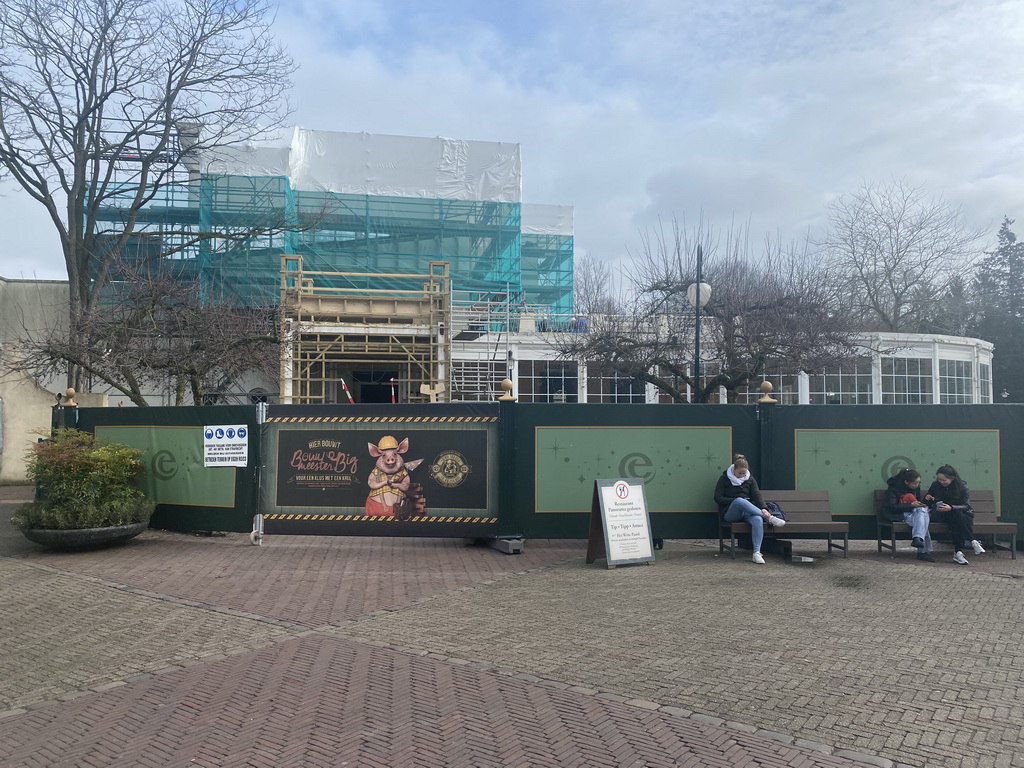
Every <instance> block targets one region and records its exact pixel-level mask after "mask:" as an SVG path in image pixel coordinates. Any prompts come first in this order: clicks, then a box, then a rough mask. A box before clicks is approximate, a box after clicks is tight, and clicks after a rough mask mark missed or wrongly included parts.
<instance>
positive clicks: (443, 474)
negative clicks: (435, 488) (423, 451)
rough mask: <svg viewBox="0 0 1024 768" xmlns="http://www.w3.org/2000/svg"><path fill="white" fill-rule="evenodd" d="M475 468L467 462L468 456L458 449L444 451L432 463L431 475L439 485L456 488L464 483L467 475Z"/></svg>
mask: <svg viewBox="0 0 1024 768" xmlns="http://www.w3.org/2000/svg"><path fill="white" fill-rule="evenodd" d="M472 471H473V468H472V467H471V466H470V465H469V464H468V463H467V462H466V457H465V456H463V455H462V454H461V453H459V452H458V451H442V452H441V453H439V454H438V456H437V458H436V459H434V461H433V463H432V464H431V465H430V476H431V477H432V478H433V479H434V481H435V482H436V483H437V484H438V485H443V486H444V487H445V488H455V487H456V486H459V485H462V482H463V481H464V480H465V479H466V475H468V474H469V473H470V472H472Z"/></svg>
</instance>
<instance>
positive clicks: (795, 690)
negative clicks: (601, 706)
mask: <svg viewBox="0 0 1024 768" xmlns="http://www.w3.org/2000/svg"><path fill="white" fill-rule="evenodd" d="M674 544H675V543H671V542H670V544H669V546H668V548H667V549H666V550H665V551H664V552H659V553H658V562H657V564H656V565H655V566H654V567H635V568H620V569H616V570H613V571H602V570H595V569H594V568H593V567H592V566H591V567H589V568H588V567H587V566H585V565H583V564H582V563H581V562H580V561H578V560H576V561H568V562H565V563H562V564H559V565H558V566H555V567H553V568H552V569H549V570H547V571H545V572H544V573H537V574H529V575H525V576H523V577H521V578H518V579H516V580H514V581H508V582H503V583H500V584H494V585H492V586H490V587H488V588H487V589H486V590H479V591H476V592H473V593H470V594H466V595H459V596H457V597H454V596H442V597H439V598H437V599H436V600H435V601H433V602H432V604H429V605H427V604H423V605H419V606H414V607H410V608H409V609H408V610H406V611H403V612H402V613H401V614H400V615H397V614H396V615H387V616H377V617H372V618H370V619H368V620H366V621H363V622H359V623H357V624H353V625H349V626H347V627H345V628H344V629H343V630H341V631H342V632H343V633H344V634H345V636H347V637H351V638H355V639H379V638H386V639H387V641H388V643H389V645H390V646H391V647H395V648H406V649H414V650H415V649H427V650H430V651H433V652H436V653H440V654H444V655H449V656H457V657H462V658H467V659H474V660H483V661H486V662H488V663H491V664H494V665H495V666H499V667H507V668H510V669H515V670H518V671H524V672H527V673H530V674H532V675H535V676H537V677H539V678H546V679H555V680H561V681H565V682H567V683H570V684H572V685H578V686H586V687H592V688H595V689H600V690H610V691H615V692H618V693H620V694H622V695H626V696H630V697H633V698H638V699H644V700H652V701H656V702H660V703H663V704H668V705H673V706H677V707H680V708H684V709H688V710H693V711H696V712H702V713H705V714H708V715H712V716H717V717H720V718H724V719H726V720H731V721H738V722H743V723H750V724H753V725H755V726H757V727H759V728H762V729H766V730H769V731H773V732H779V733H789V734H798V735H799V736H801V737H802V738H805V739H808V740H811V741H815V742H821V743H827V744H832V745H834V746H837V747H840V748H845V749H852V750H857V751H860V752H865V753H869V754H876V755H885V756H888V757H891V758H895V759H898V760H901V761H905V762H906V763H909V764H916V765H928V766H932V765H948V766H964V767H965V768H966V766H999V765H1007V766H1009V765H1013V766H1024V754H1018V753H1019V752H1020V749H1019V747H1020V745H1021V744H1024V700H1022V698H1021V694H1022V692H1024V653H1022V649H1024V599H1022V598H1024V595H1022V587H1024V584H1022V582H1021V581H1020V580H1018V579H1009V578H999V577H994V576H992V575H990V574H986V573H976V572H972V571H970V570H969V569H967V568H960V569H955V568H948V569H947V568H935V567H927V566H926V567H921V564H919V563H917V562H916V561H913V560H909V561H905V562H895V563H894V562H892V560H891V558H885V559H876V560H874V561H872V562H866V561H865V560H860V559H856V558H851V559H849V560H843V559H841V558H830V559H827V560H823V561H820V562H818V563H816V564H815V565H814V566H808V567H800V566H792V565H790V566H781V564H780V563H779V561H774V563H775V565H776V567H772V568H767V567H760V566H755V565H754V564H752V563H749V562H748V561H746V560H743V561H733V560H731V559H728V558H721V557H719V556H718V553H717V545H716V546H714V547H713V548H711V547H706V548H703V549H702V548H701V547H698V546H694V545H684V544H681V543H680V544H678V545H674ZM769 563H770V564H771V563H772V561H771V560H770V561H769ZM1007 563H1009V561H1007ZM1004 565H1006V564H1004ZM1013 567H1016V566H1013ZM509 606H514V608H513V609H512V610H510V609H509ZM552 617H557V620H552Z"/></svg>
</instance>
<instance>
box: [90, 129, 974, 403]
mask: <svg viewBox="0 0 1024 768" xmlns="http://www.w3.org/2000/svg"><path fill="white" fill-rule="evenodd" d="M181 141H182V144H183V145H184V144H186V143H187V141H188V137H187V136H182V137H181ZM181 174H182V178H181V179H179V180H178V181H179V183H178V184H175V185H172V186H168V187H166V188H165V191H164V193H163V197H161V198H158V199H154V200H152V201H151V202H150V203H149V204H148V205H147V206H146V207H145V208H144V209H143V211H142V217H141V218H142V222H141V226H137V229H138V230H139V234H138V235H137V237H135V239H134V242H133V244H132V245H133V247H132V249H131V254H132V255H133V256H134V258H137V259H138V260H139V262H140V263H148V262H149V261H150V260H151V258H152V257H153V256H155V255H158V254H166V253H168V252H169V251H172V250H174V249H175V247H176V241H178V246H180V250H179V251H178V252H176V253H175V256H174V257H172V258H171V259H157V260H156V261H157V262H158V263H161V264H163V265H165V266H166V265H170V267H171V271H172V272H173V273H174V274H176V275H180V276H181V277H182V278H187V279H189V280H192V281H193V282H194V283H195V284H197V285H198V286H199V290H200V291H201V292H202V295H203V298H204V299H205V300H206V301H208V302H211V303H217V304H239V305H244V306H250V307H275V308H278V309H279V311H280V318H281V325H280V329H279V331H280V332H279V337H280V338H281V340H282V343H281V347H280V348H281V359H280V375H279V378H278V380H277V381H267V382H252V383H249V384H246V385H244V386H238V385H235V387H234V389H233V390H232V391H230V392H227V391H225V392H224V393H222V394H223V397H224V399H227V400H235V401H237V400H238V399H240V398H246V397H251V398H253V399H269V400H272V401H274V402H281V403H344V402H402V403H405V402H428V401H441V402H446V401H452V400H493V399H495V398H496V397H497V396H498V395H500V394H501V390H500V388H499V382H500V381H501V380H502V379H504V378H506V377H507V378H510V379H512V381H513V382H514V387H515V394H516V395H517V396H518V398H519V400H520V401H522V402H591V403H609V402H611V403H654V402H659V399H660V400H662V401H664V400H665V398H664V396H662V397H660V398H659V394H658V392H657V391H656V390H655V388H654V387H653V386H652V385H650V384H647V383H645V382H642V381H639V380H637V379H634V378H630V377H625V376H624V377H617V376H616V375H615V374H599V373H598V372H597V370H596V367H595V366H588V363H587V361H586V360H570V359H564V355H560V354H559V351H558V350H559V347H560V346H564V345H560V343H559V340H558V337H559V336H563V338H564V334H567V333H573V332H586V331H587V329H588V328H589V329H590V330H591V331H593V330H595V329H596V328H597V327H599V326H600V325H601V323H602V322H604V318H602V317H600V316H594V317H590V318H585V317H577V316H576V315H575V314H574V307H573V211H572V208H571V207H565V206H549V205H528V204H524V203H523V202H522V166H521V161H520V152H519V145H518V144H505V143H495V142H480V141H463V140H455V139H444V138H433V139H430V138H413V137H404V136H382V135H373V134H367V133H337V132H324V131H311V130H305V129H302V128H295V129H293V130H292V131H291V132H290V133H289V134H287V135H285V136H284V137H282V139H281V140H280V141H276V142H269V143H267V144H264V145H260V146H249V147H245V148H232V149H228V150H220V151H219V152H218V154H217V155H216V156H204V157H201V158H197V159H196V160H194V161H190V163H189V164H188V165H187V167H185V168H184V169H182V170H181ZM117 202H118V201H117V200H116V199H115V200H112V201H111V203H110V204H109V205H107V206H106V207H104V208H103V209H102V210H101V211H100V214H99V215H100V216H101V217H103V218H104V220H106V221H109V222H111V223H113V224H114V229H116V225H117V224H118V222H119V221H120V219H121V217H122V216H123V211H122V209H121V208H119V207H118V205H117ZM197 232H204V233H206V232H219V233H221V234H223V235H224V237H222V238H215V239H197V241H198V242H197V244H196V245H194V246H187V243H188V242H189V240H190V238H194V236H195V234H196V233H197ZM129 258H131V256H130V257H129ZM679 319H680V321H681V322H682V323H683V324H684V325H688V323H689V318H686V317H683V318H679ZM655 320H657V318H656V319H655ZM652 332H656V331H654V330H652ZM875 336H877V334H876V335H875ZM890 336H891V338H890ZM880 350H884V351H880ZM991 359H992V346H991V345H990V344H987V343H986V342H982V341H979V340H977V339H962V338H947V337H938V336H935V337H932V336H919V335H907V334H889V335H886V338H874V337H870V338H868V337H866V338H865V340H864V354H863V356H862V357H860V358H858V359H856V360H851V361H848V362H847V363H846V364H844V366H843V367H842V368H841V369H837V370H835V371H828V372H816V373H814V372H812V373H805V372H793V371H770V372H769V374H770V377H771V378H772V379H773V380H774V381H775V382H777V390H776V395H777V396H778V397H779V399H780V401H781V402H783V403H787V404H789V403H792V404H798V403H800V404H816V403H826V404H868V403H894V404H904V403H929V402H933V403H944V402H955V403H988V402H992V400H993V396H992V387H991ZM716 365H717V363H716V361H714V360H706V361H704V363H703V364H702V368H704V370H705V375H713V374H714V371H715V369H716ZM756 384H757V382H754V383H753V386H751V387H750V390H749V391H747V392H741V393H740V399H741V400H744V399H747V400H751V399H756V397H757V396H758V395H759V391H758V390H757V387H756ZM719 399H721V400H723V401H724V393H722V395H721V396H720V398H719Z"/></svg>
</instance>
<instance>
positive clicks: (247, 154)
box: [202, 128, 523, 203]
mask: <svg viewBox="0 0 1024 768" xmlns="http://www.w3.org/2000/svg"><path fill="white" fill-rule="evenodd" d="M202 166H203V170H204V171H205V172H206V173H214V174H229V175H237V176H287V177H288V178H289V180H290V183H291V185H292V188H293V189H298V190H306V191H325V192H340V193H345V194H358V195H378V196H383V197H426V198H439V199H443V200H480V201H483V200H488V201H496V202H506V203H515V202H519V201H520V200H521V199H522V186H523V184H522V163H521V159H520V153H519V145H518V144H505V143H501V142H487V141H463V140H461V139H445V138H440V137H437V138H432V139H430V138H416V137H412V136H388V135H382V134H372V133H341V132H336V131H312V130H308V129H306V128H294V129H292V133H291V136H290V137H289V138H287V139H286V141H285V142H284V145H283V146H282V145H280V144H278V145H271V144H270V143H267V144H261V145H258V146H251V147H245V148H230V149H220V150H218V151H217V153H216V156H208V157H206V158H204V161H203V163H202Z"/></svg>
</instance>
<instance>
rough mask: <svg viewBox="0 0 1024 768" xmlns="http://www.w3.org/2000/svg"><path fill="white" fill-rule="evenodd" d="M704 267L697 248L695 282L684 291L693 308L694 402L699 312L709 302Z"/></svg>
mask: <svg viewBox="0 0 1024 768" xmlns="http://www.w3.org/2000/svg"><path fill="white" fill-rule="evenodd" d="M703 267H704V251H703V250H702V249H701V247H700V246H699V245H698V246H697V282H695V283H693V284H691V285H690V287H689V288H687V289H686V298H687V299H689V300H690V303H691V304H692V305H693V308H694V318H695V322H694V326H693V393H694V398H695V400H696V402H698V403H699V402H700V401H701V397H700V311H701V309H702V308H703V307H705V306H706V305H707V303H708V301H710V300H711V286H710V285H708V284H707V283H705V282H703V280H702V279H701V278H702V277H703V273H702V271H701V270H702V269H703Z"/></svg>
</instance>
